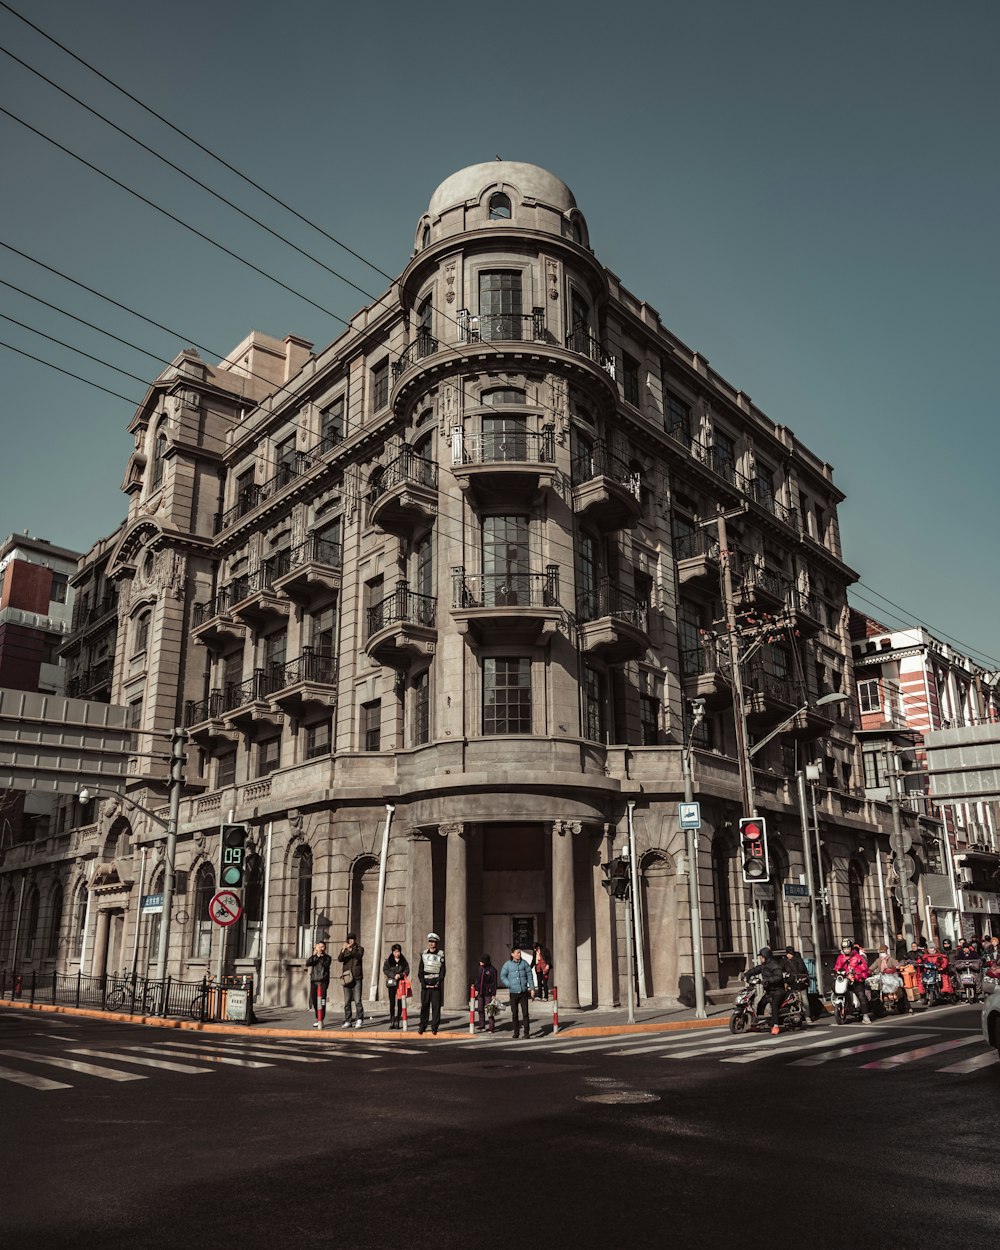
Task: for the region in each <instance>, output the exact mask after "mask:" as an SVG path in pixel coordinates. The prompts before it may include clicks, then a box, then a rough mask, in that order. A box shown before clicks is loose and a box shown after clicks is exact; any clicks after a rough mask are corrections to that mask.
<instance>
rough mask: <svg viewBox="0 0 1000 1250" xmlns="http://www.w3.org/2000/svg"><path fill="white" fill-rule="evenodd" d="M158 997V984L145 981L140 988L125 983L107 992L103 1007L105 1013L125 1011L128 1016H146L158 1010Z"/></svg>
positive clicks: (127, 982) (130, 983)
mask: <svg viewBox="0 0 1000 1250" xmlns="http://www.w3.org/2000/svg"><path fill="white" fill-rule="evenodd" d="M159 997H160V986H159V983H158V982H152V981H146V982H144V983H143V984H142V985H141V986H140V985H138V984H133V983H132V982H130V981H125V982H122V983H120V984H118V985H116V986H115V988H114V989H113V990H109V991H108V993H107V995H106V996H105V999H104V1006H105V1009H106V1010H107V1011H126V1012H128V1013H129V1014H130V1015H142V1016H148V1015H152V1014H154V1013H155V1012H156V1011H157V1010H158V1009H159Z"/></svg>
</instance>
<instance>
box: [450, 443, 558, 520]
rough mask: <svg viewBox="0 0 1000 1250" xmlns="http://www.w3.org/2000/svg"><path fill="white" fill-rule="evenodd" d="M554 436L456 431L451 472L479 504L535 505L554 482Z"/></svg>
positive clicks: (452, 447) (452, 448)
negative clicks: (516, 503)
mask: <svg viewBox="0 0 1000 1250" xmlns="http://www.w3.org/2000/svg"><path fill="white" fill-rule="evenodd" d="M555 458H556V451H555V437H554V435H553V433H552V431H551V430H544V431H543V432H542V433H540V434H536V433H529V432H528V431H526V430H505V431H503V432H492V431H491V432H489V433H481V434H467V433H465V432H464V431H462V430H456V431H455V433H454V435H453V438H452V445H451V471H452V473H453V474H454V475H455V478H456V479H457V481H458V484H459V486H460V487H461V488H462V490H463V491H465V492H466V493H468V494H469V495H471V496H472V497H473V498H475V499H476V500H477V501H478V502H479V503H510V502H513V501H515V500H517V501H520V502H523V503H531V504H533V505H536V506H537V504H538V503H539V502H540V500H541V497H542V494H543V493H544V492H545V491H547V490H549V489H551V487H552V486H553V485H554V483H555V480H556V466H555Z"/></svg>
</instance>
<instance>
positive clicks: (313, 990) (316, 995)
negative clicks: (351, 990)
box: [306, 942, 333, 1029]
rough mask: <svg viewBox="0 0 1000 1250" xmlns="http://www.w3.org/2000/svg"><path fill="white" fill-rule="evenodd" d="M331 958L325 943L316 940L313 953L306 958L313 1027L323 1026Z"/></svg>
mask: <svg viewBox="0 0 1000 1250" xmlns="http://www.w3.org/2000/svg"><path fill="white" fill-rule="evenodd" d="M332 963H333V960H332V959H331V958H330V956H329V955H328V954H327V953H326V943H325V942H317V943H316V945H315V946H314V947H313V953H312V954H311V955H310V956H309V958H308V959H307V960H306V967H307V968H308V969H309V1006H310V1007H311V1008H312V1010H313V1011H314V1012H315V1013H316V1019H315V1021H314V1022H313V1028H314V1029H321V1028H322V1027H323V1020H324V1017H325V1016H326V1000H327V997H328V995H329V992H330V966H331V964H332Z"/></svg>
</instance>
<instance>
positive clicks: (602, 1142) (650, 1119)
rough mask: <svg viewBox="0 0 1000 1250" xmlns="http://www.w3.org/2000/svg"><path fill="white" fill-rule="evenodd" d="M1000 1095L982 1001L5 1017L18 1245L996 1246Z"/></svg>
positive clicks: (9, 1152) (1, 1143)
mask: <svg viewBox="0 0 1000 1250" xmlns="http://www.w3.org/2000/svg"><path fill="white" fill-rule="evenodd" d="M67 1065H69V1066H67ZM73 1065H77V1066H73ZM79 1065H85V1066H84V1067H83V1068H81V1067H80V1066H79ZM167 1065H172V1066H167ZM25 1082H26V1083H25ZM998 1093H1000V1064H998V1063H997V1062H995V1061H993V1060H992V1059H991V1056H990V1053H989V1052H988V1051H987V1050H986V1048H985V1047H984V1046H983V1044H982V1042H981V1040H980V1039H979V1034H978V1012H977V1011H974V1010H972V1009H966V1008H958V1007H952V1008H938V1009H935V1010H934V1011H931V1012H925V1013H922V1014H920V1015H914V1016H912V1017H907V1018H903V1019H894V1020H891V1021H884V1022H881V1023H878V1024H876V1025H872V1026H868V1027H866V1026H862V1025H856V1026H846V1027H844V1028H839V1029H838V1028H836V1027H835V1026H833V1025H831V1024H823V1025H820V1026H816V1027H815V1028H814V1029H813V1030H810V1031H809V1033H808V1034H796V1035H785V1036H782V1037H781V1038H777V1039H772V1038H770V1037H769V1036H757V1035H754V1036H751V1037H740V1038H732V1037H730V1035H729V1034H728V1032H726V1031H725V1030H716V1029H712V1030H700V1031H698V1032H688V1033H682V1034H681V1033H670V1034H663V1035H650V1034H643V1035H634V1034H633V1035H630V1036H628V1037H611V1038H609V1037H602V1038H593V1039H581V1038H576V1039H574V1038H573V1035H572V1034H571V1033H566V1034H561V1035H559V1036H558V1037H556V1038H551V1039H535V1038H532V1039H531V1040H530V1041H523V1040H522V1041H519V1042H517V1043H515V1042H514V1041H513V1039H512V1038H510V1037H509V1035H508V1036H506V1037H504V1036H503V1035H497V1037H495V1038H477V1039H475V1040H473V1041H444V1040H443V1039H442V1038H437V1039H434V1040H433V1041H432V1040H430V1039H419V1040H418V1039H417V1038H416V1037H415V1036H414V1035H409V1036H407V1037H406V1038H403V1039H400V1040H399V1041H392V1042H371V1041H369V1042H366V1041H365V1038H364V1035H363V1034H351V1035H340V1036H338V1035H337V1034H336V1033H328V1034H324V1036H323V1037H322V1038H317V1037H316V1036H315V1035H307V1036H303V1038H302V1039H301V1041H300V1040H297V1039H296V1040H291V1041H285V1040H276V1041H264V1040H263V1039H261V1040H259V1041H257V1040H254V1041H253V1042H247V1041H245V1040H243V1039H228V1038H227V1039H222V1040H220V1039H216V1038H212V1039H208V1038H205V1037H203V1036H199V1035H197V1034H190V1033H185V1034H178V1033H174V1032H164V1031H162V1030H158V1029H152V1028H144V1027H141V1026H133V1025H120V1024H107V1023H104V1022H102V1021H90V1020H86V1019H73V1020H69V1019H67V1018H66V1017H62V1016H58V1017H55V1016H39V1015H35V1014H30V1015H29V1014H27V1013H24V1012H19V1011H10V1010H2V1009H0V1099H2V1103H0V1106H2V1108H3V1118H2V1121H0V1122H2V1124H3V1126H4V1129H3V1133H2V1136H0V1168H2V1172H0V1175H2V1183H0V1195H2V1196H0V1237H2V1239H3V1244H5V1245H9V1246H11V1247H17V1248H18V1250H35V1248H36V1247H37V1248H39V1250H58V1248H59V1247H68V1246H73V1247H81V1246H87V1247H91V1246H93V1247H100V1250H119V1248H122V1250H124V1248H125V1247H128V1248H129V1250H136V1248H138V1250H159V1248H160V1247H171V1250H180V1248H184V1247H194V1248H197V1250H200V1248H201V1247H234V1248H236V1247H251V1248H253V1250H256V1248H257V1247H260V1248H261V1250H263V1248H264V1247H267V1248H268V1250H284V1247H289V1248H291V1247H295V1248H296V1250H298V1248H310V1247H318V1246H323V1247H350V1248H357V1250H366V1248H368V1247H379V1248H381V1247H396V1246H408V1247H435V1248H439V1250H440V1248H443V1250H448V1248H450V1247H456V1248H457V1247H463V1248H464V1247H468V1246H473V1247H477V1248H483V1247H493V1246H501V1245H503V1246H505V1247H506V1246H508V1245H511V1244H514V1245H520V1246H532V1247H533V1246H558V1247H562V1246H570V1245H572V1246H581V1247H616V1248H617V1247H619V1246H624V1245H627V1246H629V1247H646V1246H649V1247H652V1246H657V1247H660V1246H662V1245H664V1244H667V1245H670V1246H671V1247H688V1246H690V1247H695V1246H697V1247H702V1246H708V1247H715V1246H726V1247H728V1246H740V1247H757V1246H762V1247H763V1246H767V1247H785V1246H806V1245H810V1246H815V1247H827V1246H829V1247H838V1248H839V1247H845V1246H846V1247H855V1246H858V1247H861V1246H864V1247H885V1248H886V1250H922V1248H923V1247H935V1250H937V1248H938V1247H948V1248H949V1250H952V1248H958V1247H979V1246H987V1245H990V1244H993V1243H995V1242H996V1240H997V1238H998V1233H1000V1228H998V1225H1000V1209H998V1203H997V1200H996V1196H995V1195H996V1191H997V1179H996V1177H997V1169H996V1162H995V1160H996V1157H997V1145H998V1130H997V1124H998V1117H997V1097H998Z"/></svg>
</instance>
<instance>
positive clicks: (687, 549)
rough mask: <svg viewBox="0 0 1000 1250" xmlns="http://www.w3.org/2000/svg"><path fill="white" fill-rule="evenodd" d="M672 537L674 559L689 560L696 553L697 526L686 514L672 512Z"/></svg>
mask: <svg viewBox="0 0 1000 1250" xmlns="http://www.w3.org/2000/svg"><path fill="white" fill-rule="evenodd" d="M670 529H671V532H672V534H673V539H674V559H675V560H690V559H691V557H692V556H696V555H697V554H698V528H697V526H696V525H695V523H694V521H691V520H689V519H688V518H687V517H686V516H680V515H678V513H676V512H675V513H674V515H673V517H672V518H671V521H670Z"/></svg>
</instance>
